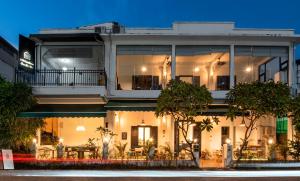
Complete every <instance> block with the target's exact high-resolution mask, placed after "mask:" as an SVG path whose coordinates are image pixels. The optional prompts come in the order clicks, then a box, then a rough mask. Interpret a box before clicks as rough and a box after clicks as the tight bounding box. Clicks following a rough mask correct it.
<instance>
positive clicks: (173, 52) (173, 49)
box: [171, 44, 176, 79]
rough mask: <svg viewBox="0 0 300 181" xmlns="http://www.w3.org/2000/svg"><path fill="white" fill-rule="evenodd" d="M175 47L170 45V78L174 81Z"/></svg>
mask: <svg viewBox="0 0 300 181" xmlns="http://www.w3.org/2000/svg"><path fill="white" fill-rule="evenodd" d="M175 47H176V46H175V45H174V44H173V45H172V55H171V60H172V64H171V77H172V79H175V77H176V53H175V51H176V50H175Z"/></svg>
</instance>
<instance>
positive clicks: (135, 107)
mask: <svg viewBox="0 0 300 181" xmlns="http://www.w3.org/2000/svg"><path fill="white" fill-rule="evenodd" d="M156 105H157V101H156V100H111V101H109V102H108V103H107V104H106V105H105V106H104V107H105V108H106V109H107V110H108V111H155V109H156ZM227 112H228V106H227V105H210V106H209V109H208V110H207V111H204V112H202V115H204V116H225V115H226V113H227Z"/></svg>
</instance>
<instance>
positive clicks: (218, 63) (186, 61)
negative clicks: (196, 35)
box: [176, 45, 230, 90]
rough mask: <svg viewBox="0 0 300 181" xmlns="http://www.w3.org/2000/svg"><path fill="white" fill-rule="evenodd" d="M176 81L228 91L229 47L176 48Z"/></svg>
mask: <svg viewBox="0 0 300 181" xmlns="http://www.w3.org/2000/svg"><path fill="white" fill-rule="evenodd" d="M176 79H178V80H182V81H185V82H188V83H192V84H195V85H205V86H206V87H207V88H208V89H209V90H228V89H229V85H230V81H229V46H190V45H188V46H176Z"/></svg>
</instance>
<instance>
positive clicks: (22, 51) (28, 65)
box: [19, 35, 35, 72]
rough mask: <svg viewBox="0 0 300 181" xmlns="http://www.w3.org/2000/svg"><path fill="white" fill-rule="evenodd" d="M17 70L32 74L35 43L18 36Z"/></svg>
mask: <svg viewBox="0 0 300 181" xmlns="http://www.w3.org/2000/svg"><path fill="white" fill-rule="evenodd" d="M19 69H22V70H25V71H29V72H33V71H34V69H35V42H34V41H32V40H31V39H29V38H27V37H25V36H23V35H19Z"/></svg>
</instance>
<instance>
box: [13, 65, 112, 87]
mask: <svg viewBox="0 0 300 181" xmlns="http://www.w3.org/2000/svg"><path fill="white" fill-rule="evenodd" d="M16 82H23V83H27V84H29V85H32V86H106V73H105V70H79V69H72V70H53V69H51V70H49V69H43V70H35V71H33V72H27V71H23V70H16Z"/></svg>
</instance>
